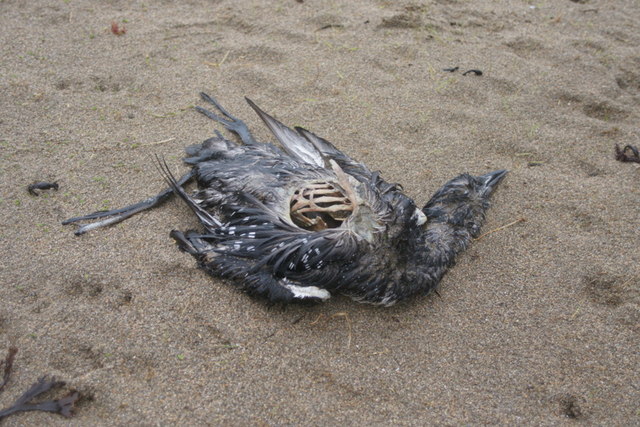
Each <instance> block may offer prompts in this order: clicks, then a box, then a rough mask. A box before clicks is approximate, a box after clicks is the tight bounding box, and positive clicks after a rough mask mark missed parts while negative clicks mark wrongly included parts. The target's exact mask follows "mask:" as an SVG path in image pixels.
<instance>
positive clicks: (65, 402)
mask: <svg viewBox="0 0 640 427" xmlns="http://www.w3.org/2000/svg"><path fill="white" fill-rule="evenodd" d="M17 352H18V349H17V348H15V347H11V348H9V354H8V355H7V357H6V359H5V361H4V375H3V378H2V383H0V391H1V390H2V388H3V387H4V386H5V384H7V382H8V381H9V376H10V374H11V368H12V366H13V361H14V359H15V355H16V353H17ZM64 385H65V383H64V382H63V381H56V379H55V378H53V377H51V378H48V377H47V376H43V377H40V378H39V379H38V381H37V382H36V383H34V384H32V385H31V387H29V390H27V391H26V392H24V393H23V394H22V396H20V397H19V398H18V400H16V401H15V403H14V404H13V405H11V406H10V407H8V408H6V409H3V410H1V411H0V420H1V419H2V418H4V417H8V416H9V415H12V414H15V413H16V412H26V411H45V412H55V413H58V414H60V415H62V416H64V417H71V416H72V415H73V404H74V403H75V402H76V401H77V400H78V399H79V398H80V394H79V393H78V392H77V391H72V392H70V393H69V394H67V395H66V396H64V397H61V398H60V399H56V400H45V401H44V402H35V403H32V400H33V399H35V398H36V397H38V396H40V395H41V394H43V393H46V392H48V391H50V390H53V389H54V388H58V387H62V386H64Z"/></svg>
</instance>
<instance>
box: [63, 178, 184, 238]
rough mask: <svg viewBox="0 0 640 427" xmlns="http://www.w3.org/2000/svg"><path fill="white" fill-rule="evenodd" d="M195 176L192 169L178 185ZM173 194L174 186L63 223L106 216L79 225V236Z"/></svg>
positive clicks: (121, 218)
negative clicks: (118, 207) (123, 205)
mask: <svg viewBox="0 0 640 427" xmlns="http://www.w3.org/2000/svg"><path fill="white" fill-rule="evenodd" d="M193 176H194V172H193V171H192V170H191V171H189V172H187V173H186V174H184V175H182V177H180V179H179V180H178V181H177V184H178V186H180V187H182V186H183V185H185V184H187V183H188V182H189V181H191V179H192V178H193ZM172 194H173V189H172V188H165V189H164V190H162V191H161V192H160V193H158V195H156V196H154V197H149V198H148V199H145V200H143V201H141V202H138V203H134V204H132V205H129V206H125V207H123V208H120V209H112V210H109V211H97V212H93V213H90V214H88V215H83V216H77V217H74V218H69V219H66V220H64V221H62V224H63V225H66V224H75V223H77V222H80V221H87V220H92V219H99V218H106V219H103V220H100V221H95V222H91V223H89V224H84V225H81V226H80V227H78V229H77V230H76V231H75V235H76V236H79V235H81V234H84V233H86V232H87V231H91V230H94V229H96V228H101V227H106V226H107V225H112V224H117V223H119V222H122V221H124V220H125V219H127V218H130V217H132V216H134V215H135V214H137V213H140V212H143V211H146V210H148V209H153V208H155V207H156V206H160V205H161V204H162V203H164V202H165V201H167V200H168V199H169V198H170V197H171V195H172Z"/></svg>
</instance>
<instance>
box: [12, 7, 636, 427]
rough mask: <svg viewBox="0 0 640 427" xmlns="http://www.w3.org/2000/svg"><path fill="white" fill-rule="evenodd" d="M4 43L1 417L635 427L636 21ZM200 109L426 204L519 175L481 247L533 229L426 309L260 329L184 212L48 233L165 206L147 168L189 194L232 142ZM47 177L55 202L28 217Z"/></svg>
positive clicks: (456, 17)
mask: <svg viewBox="0 0 640 427" xmlns="http://www.w3.org/2000/svg"><path fill="white" fill-rule="evenodd" d="M112 22H116V23H118V25H119V26H120V27H121V26H124V27H125V28H126V33H125V34H122V35H119V36H118V35H115V34H113V33H112V32H111V23H112ZM0 27H1V28H2V31H1V32H0V43H1V45H2V47H1V48H0V153H1V158H0V170H1V173H2V179H1V184H0V191H1V192H0V197H1V199H0V210H1V212H2V214H1V215H2V225H1V228H0V245H1V251H2V252H1V253H2V261H3V267H2V269H1V271H0V283H1V285H0V286H1V287H0V301H1V303H0V354H2V355H4V354H6V351H7V349H8V348H9V347H10V346H12V345H14V346H16V347H18V348H19V353H18V354H17V358H16V363H15V368H14V372H13V376H12V377H11V380H10V382H9V384H8V385H7V387H6V388H5V390H4V391H3V392H2V394H0V407H6V406H8V405H9V404H10V403H12V402H13V400H14V399H15V398H16V397H17V396H18V395H19V394H20V393H22V392H23V391H24V390H26V388H27V387H28V386H29V385H30V384H31V383H33V382H34V381H35V380H36V379H37V378H38V377H39V376H41V375H44V374H50V375H55V376H56V377H58V378H60V379H62V380H65V381H66V382H67V384H68V385H67V387H66V389H76V390H78V391H79V392H80V393H81V394H82V395H83V399H82V400H81V401H80V402H79V403H78V405H77V408H76V415H75V418H74V419H73V423H74V424H76V423H77V424H79V425H92V426H97V425H124V424H133V425H154V424H160V425H170V424H178V423H179V424H182V425H221V424H226V425H229V424H230V425H298V424H300V425H337V424H346V423H350V424H356V425H364V424H372V425H386V424H389V423H394V424H402V425H428V424H431V425H433V424H446V425H461V424H512V425H513V424H528V425H552V424H553V425H555V424H565V423H566V424H573V423H575V422H576V421H578V422H580V421H582V422H584V423H587V424H594V425H605V424H606V425H631V424H639V423H640V380H639V375H638V372H640V358H639V356H638V348H639V345H638V343H639V339H638V338H639V333H640V291H639V288H640V262H639V261H640V250H639V249H638V248H639V247H640V232H639V231H638V224H640V210H639V209H638V206H639V201H640V168H639V165H638V164H633V163H621V162H617V161H616V160H615V159H614V145H615V144H620V145H626V144H634V145H637V146H638V145H640V133H639V131H638V123H639V120H640V71H639V70H640V51H639V50H638V46H639V45H640V5H639V4H638V2H637V1H636V0H620V1H616V2H608V1H604V0H582V1H575V0H574V1H569V0H566V1H560V0H558V1H523V0H505V1H500V2H495V1H489V0H486V1H474V2H465V1H455V0H435V1H425V2H418V1H399V2H395V1H389V0H387V1H383V0H380V1H349V2H338V1H322V0H304V1H295V0H280V1H273V2H260V1H257V0H254V1H231V0H220V1H203V0H191V1H185V2H169V1H162V2H140V1H133V2H129V1H115V0H114V1H100V2H90V1H80V0H71V1H61V0H48V1H45V0H43V1H31V2H26V1H22V0H15V1H11V0H8V1H0ZM455 66H459V67H460V69H459V70H458V71H456V72H445V71H443V69H444V68H449V67H455ZM469 69H479V70H481V71H482V72H483V75H482V76H477V75H474V74H467V75H465V76H463V75H462V72H463V71H466V70H469ZM200 91H207V92H208V93H210V94H211V95H213V96H215V97H217V98H218V99H219V100H220V101H221V102H222V103H223V105H225V106H226V107H227V108H228V109H229V110H230V111H231V112H233V113H235V114H236V115H238V116H240V117H241V118H244V119H245V120H246V121H247V123H248V124H249V126H250V127H251V129H252V130H253V131H254V133H255V134H256V135H257V137H258V138H259V139H262V140H272V138H271V136H270V135H269V134H268V131H267V130H266V129H265V127H264V126H263V125H262V123H261V122H260V121H259V119H258V118H257V117H256V116H255V114H254V113H253V112H252V111H251V110H250V108H249V107H248V105H246V103H245V102H244V100H243V96H249V97H251V98H252V99H253V100H254V101H255V102H256V103H257V104H258V105H260V106H261V107H262V108H263V109H265V110H266V111H267V112H270V113H273V114H274V115H276V116H277V117H278V118H280V119H281V120H283V121H284V122H285V123H288V124H290V125H302V126H304V127H307V128H308V129H310V130H312V131H314V132H316V133H318V134H319V135H322V136H323V137H325V138H327V139H328V140H330V141H332V142H334V143H335V144H336V145H337V146H339V147H340V148H342V149H343V150H344V151H345V152H347V153H349V154H350V155H351V156H353V157H355V158H357V159H359V160H360V161H363V162H365V163H366V164H367V165H369V166H370V167H371V168H372V169H374V170H380V171H381V173H382V174H383V176H384V177H385V178H386V179H387V180H389V181H392V182H401V183H402V184H403V185H404V188H405V190H406V192H407V193H408V194H409V195H410V196H411V197H413V198H415V199H416V200H417V201H418V202H419V204H422V203H425V202H426V201H427V200H428V199H429V197H430V196H431V194H432V193H433V192H434V191H435V190H436V189H437V188H438V187H439V186H440V185H442V184H443V183H444V182H446V181H447V180H448V179H450V178H452V177H453V176H455V175H457V174H458V173H461V172H470V173H475V174H481V173H486V172H488V171H491V170H495V169H500V168H505V169H509V170H510V174H509V175H508V177H507V179H506V180H505V181H504V182H503V184H502V185H501V187H500V189H499V190H498V191H497V192H496V194H495V196H494V197H493V206H492V208H491V210H490V212H489V214H488V218H487V223H486V225H485V227H484V231H490V230H493V229H496V228H498V227H500V226H502V225H505V224H509V223H511V222H513V221H516V220H518V219H520V218H525V219H526V221H524V222H520V223H518V224H516V225H513V226H510V227H508V228H505V229H502V230H499V231H496V232H494V233H492V234H490V235H488V236H486V237H485V238H483V239H481V240H479V241H477V242H475V243H474V244H473V245H472V246H471V247H470V248H469V249H468V250H467V251H466V252H465V253H464V254H463V255H462V256H461V257H460V258H459V259H458V263H457V265H456V266H455V267H454V268H453V269H452V270H451V271H450V272H449V273H448V274H447V276H446V277H445V279H444V280H443V282H442V286H441V288H440V291H439V292H440V295H441V297H440V298H439V297H437V296H435V295H433V296H430V297H426V298H418V299H415V300H412V301H410V302H407V303H403V304H399V305H397V306H394V307H392V308H386V309H385V308H376V307H371V306H366V305H361V304H357V303H355V302H352V301H351V300H349V299H347V298H343V297H336V298H333V299H332V300H331V301H329V302H327V303H325V304H321V305H317V306H312V307H300V306H289V307H287V308H286V309H283V308H281V307H270V306H268V305H266V304H264V303H263V302H261V301H256V300H253V299H251V298H249V297H248V296H246V295H244V294H242V293H240V292H239V291H237V290H235V289H234V288H232V287H231V286H229V285H228V284H227V283H224V282H221V281H218V280H215V279H212V278H210V277H208V276H207V275H206V274H205V273H204V272H202V271H200V270H198V269H197V268H196V265H195V263H194V262H193V260H192V259H191V257H189V256H188V255H185V254H182V253H179V252H178V251H177V249H176V248H175V245H174V244H173V242H172V240H171V239H170V238H169V237H168V233H169V231H170V230H172V229H174V228H177V229H187V228H190V227H195V226H197V223H196V220H195V219H194V218H193V215H192V214H191V213H190V212H189V210H188V208H187V207H185V206H184V204H182V203H181V202H179V201H171V202H169V203H167V204H166V205H165V206H164V207H163V208H161V209H157V210H155V211H151V212H148V213H144V214H141V215H139V216H137V217H135V218H133V219H130V220H128V221H126V222H124V223H122V224H120V225H117V226H114V227H111V228H107V229H102V230H97V231H95V232H92V233H89V234H87V235H85V236H81V237H76V236H74V235H73V230H74V227H73V226H62V225H61V224H60V222H61V221H62V220H64V219H65V218H68V217H71V216H75V215H80V214H84V213H88V212H92V211H94V210H98V209H104V208H115V207H120V206H122V205H125V204H128V203H132V202H136V201H138V200H141V199H143V198H145V197H148V196H150V195H153V194H155V193H156V192H157V191H158V190H160V189H161V188H162V187H163V182H162V179H161V177H160V175H159V174H158V172H157V170H156V168H155V166H154V161H155V160H154V156H155V155H159V156H164V157H165V158H166V160H167V162H168V164H169V165H170V166H171V167H172V169H173V170H174V171H175V172H176V173H179V172H181V171H184V170H186V169H185V167H184V166H182V164H181V161H180V159H181V157H182V155H183V148H184V147H185V146H187V145H190V144H193V143H197V142H200V141H202V140H203V139H205V138H207V137H209V136H211V135H212V134H213V131H214V129H220V130H221V128H220V127H219V126H216V125H214V123H213V122H211V121H208V120H207V119H206V118H204V117H203V116H201V115H200V114H198V113H196V112H194V110H193V109H192V106H193V105H198V104H199V105H202V102H201V101H200V100H199V98H198V92H200ZM43 180H45V181H47V180H48V181H57V182H58V183H59V185H60V189H59V191H57V192H55V191H46V192H44V194H42V195H40V196H39V197H34V196H31V195H29V194H28V193H27V191H26V187H27V185H29V184H31V183H32V182H34V181H43ZM2 357H4V356H2ZM62 393H63V391H62V392H59V394H62ZM52 396H54V395H52ZM67 423H68V420H66V419H64V418H62V417H61V416H59V415H53V414H45V413H23V414H19V415H15V416H12V417H10V418H7V419H6V420H5V423H4V425H7V426H13V425H42V424H47V425H67Z"/></svg>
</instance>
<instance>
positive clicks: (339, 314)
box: [309, 311, 353, 348]
mask: <svg viewBox="0 0 640 427" xmlns="http://www.w3.org/2000/svg"><path fill="white" fill-rule="evenodd" d="M325 317H326V316H325V315H324V314H322V313H320V314H319V315H318V317H317V318H316V320H314V321H313V322H311V323H309V324H310V325H316V324H318V322H320V320H321V319H323V318H325ZM334 317H344V320H345V322H347V327H348V328H349V335H348V337H347V348H351V337H352V331H353V329H352V327H351V318H350V317H349V313H347V312H346V311H340V312H338V313H334V314H332V315H331V316H329V319H331V318H334Z"/></svg>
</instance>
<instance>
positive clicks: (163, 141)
mask: <svg viewBox="0 0 640 427" xmlns="http://www.w3.org/2000/svg"><path fill="white" fill-rule="evenodd" d="M175 140H176V139H175V138H167V139H163V140H162V141H155V142H147V143H146V144H140V145H139V147H151V146H152V145H160V144H166V143H167V142H172V141H175Z"/></svg>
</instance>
